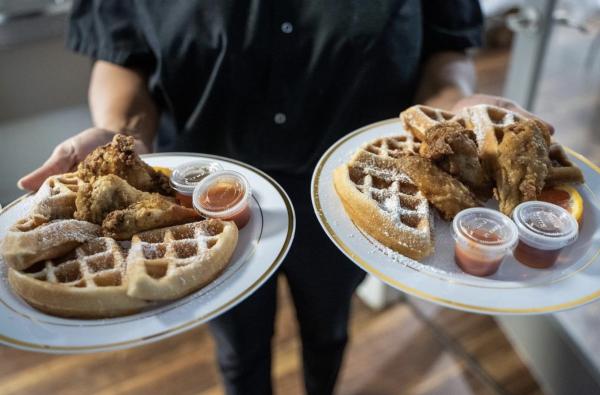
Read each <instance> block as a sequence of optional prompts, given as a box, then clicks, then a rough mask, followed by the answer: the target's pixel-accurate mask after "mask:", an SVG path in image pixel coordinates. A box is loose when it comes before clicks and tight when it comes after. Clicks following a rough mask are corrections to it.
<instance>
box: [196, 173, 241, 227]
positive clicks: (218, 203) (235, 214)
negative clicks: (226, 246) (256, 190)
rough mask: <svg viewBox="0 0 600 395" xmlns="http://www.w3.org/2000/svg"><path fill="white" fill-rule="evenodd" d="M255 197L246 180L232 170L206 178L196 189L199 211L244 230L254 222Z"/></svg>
mask: <svg viewBox="0 0 600 395" xmlns="http://www.w3.org/2000/svg"><path fill="white" fill-rule="evenodd" d="M251 196H252V191H251V190H250V185H249V184H248V181H247V180H246V178H245V177H244V176H243V175H241V174H240V173H238V172H235V171H230V170H222V171H217V172H215V173H213V174H211V175H209V176H207V177H206V178H204V179H203V180H202V181H200V183H198V185H196V188H195V189H194V195H193V204H194V208H195V209H196V211H198V212H199V213H200V214H201V215H203V216H205V217H208V218H217V219H221V220H223V221H233V222H235V224H236V225H237V227H238V229H242V228H243V227H244V226H245V225H246V224H247V223H248V221H249V220H250V214H251V212H250V206H249V201H250V197H251Z"/></svg>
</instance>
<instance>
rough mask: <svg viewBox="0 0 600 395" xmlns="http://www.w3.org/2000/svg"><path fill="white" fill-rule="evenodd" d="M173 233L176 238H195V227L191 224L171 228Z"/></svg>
mask: <svg viewBox="0 0 600 395" xmlns="http://www.w3.org/2000/svg"><path fill="white" fill-rule="evenodd" d="M171 234H172V235H173V238H174V239H175V240H183V239H193V238H194V228H192V227H191V226H181V227H179V228H175V229H173V230H171Z"/></svg>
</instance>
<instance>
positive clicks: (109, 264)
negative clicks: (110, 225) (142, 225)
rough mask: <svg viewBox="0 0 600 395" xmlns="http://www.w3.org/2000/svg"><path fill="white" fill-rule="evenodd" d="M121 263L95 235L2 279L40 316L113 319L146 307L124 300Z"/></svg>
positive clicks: (110, 244)
mask: <svg viewBox="0 0 600 395" xmlns="http://www.w3.org/2000/svg"><path fill="white" fill-rule="evenodd" d="M125 265H126V260H125V256H124V254H123V252H122V250H121V248H120V247H119V245H118V244H117V243H116V242H115V241H114V240H113V239H110V238H105V237H99V238H96V239H94V240H91V241H88V242H86V243H84V244H82V245H81V246H79V247H77V248H75V250H74V251H71V252H70V253H68V254H67V255H64V256H62V257H61V258H58V259H52V260H46V261H44V262H39V263H38V264H36V265H34V266H32V267H30V268H29V269H27V270H25V271H18V270H14V269H9V272H8V281H9V283H10V285H11V286H12V288H13V290H14V291H15V292H16V293H17V294H18V295H20V296H21V297H22V298H23V299H25V301H26V302H27V303H29V304H30V305H31V306H33V307H35V308H36V309H39V310H41V311H43V312H46V313H49V314H53V315H57V316H61V317H77V318H104V317H115V316H121V315H126V314H132V313H135V312H137V311H139V310H141V309H142V308H144V307H145V306H147V305H148V304H149V303H148V302H146V301H143V300H140V299H135V298H131V297H129V296H127V277H126V276H125V273H126V268H125Z"/></svg>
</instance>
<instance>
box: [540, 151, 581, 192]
mask: <svg viewBox="0 0 600 395" xmlns="http://www.w3.org/2000/svg"><path fill="white" fill-rule="evenodd" d="M548 150H549V156H550V164H551V167H550V169H549V171H548V176H547V177H546V185H547V186H553V185H561V184H581V183H583V182H584V178H583V173H582V172H581V170H580V169H579V167H577V166H576V165H575V164H574V163H573V162H571V160H570V159H569V157H568V156H567V153H566V152H565V150H564V148H563V147H562V146H561V145H560V144H558V143H557V142H552V143H551V144H550V148H549V149H548Z"/></svg>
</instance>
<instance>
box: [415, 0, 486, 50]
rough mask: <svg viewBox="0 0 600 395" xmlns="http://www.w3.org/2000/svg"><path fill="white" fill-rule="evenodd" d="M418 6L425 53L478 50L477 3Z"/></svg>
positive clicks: (461, 0) (428, 1) (435, 1)
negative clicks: (473, 48)
mask: <svg viewBox="0 0 600 395" xmlns="http://www.w3.org/2000/svg"><path fill="white" fill-rule="evenodd" d="M421 4H422V10H423V39H424V49H425V52H426V53H429V54H431V53H434V52H440V51H464V50H465V49H467V48H471V47H479V46H481V44H482V35H483V15H482V12H481V7H480V5H479V1H478V0H423V1H422V2H421Z"/></svg>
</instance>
